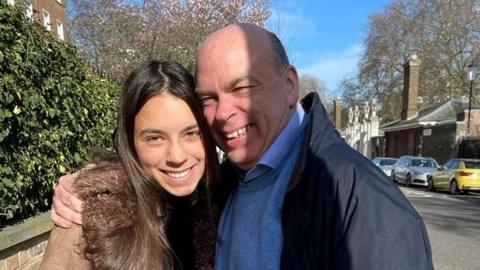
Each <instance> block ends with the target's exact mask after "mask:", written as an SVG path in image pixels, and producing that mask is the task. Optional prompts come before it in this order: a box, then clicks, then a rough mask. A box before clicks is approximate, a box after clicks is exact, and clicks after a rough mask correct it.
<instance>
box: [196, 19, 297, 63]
mask: <svg viewBox="0 0 480 270" xmlns="http://www.w3.org/2000/svg"><path fill="white" fill-rule="evenodd" d="M232 36H243V37H244V39H245V40H247V42H250V43H252V44H256V43H257V42H260V44H263V45H264V46H257V47H256V48H255V49H256V50H263V52H264V53H265V54H268V53H269V54H271V60H272V64H273V65H274V67H275V68H276V69H277V71H278V72H281V71H282V70H283V68H284V67H286V66H287V65H289V64H290V62H289V60H288V56H287V53H286V51H285V47H283V44H282V42H281V41H280V39H279V38H278V37H277V35H275V34H274V33H272V32H270V31H268V30H266V29H265V28H262V27H260V26H257V25H255V24H251V23H236V24H230V25H228V26H226V27H224V28H221V29H219V30H217V31H215V32H213V33H212V34H211V35H210V36H208V37H207V39H205V40H204V41H203V42H202V43H201V44H200V45H199V47H198V50H197V56H198V55H199V54H200V53H201V51H202V48H203V47H204V46H205V45H207V44H209V43H210V42H213V43H215V41H217V40H218V39H219V38H220V39H221V38H222V37H227V38H231V37H232ZM223 42H225V40H224V41H223ZM227 42H228V41H227ZM267 44H268V46H265V45H267Z"/></svg>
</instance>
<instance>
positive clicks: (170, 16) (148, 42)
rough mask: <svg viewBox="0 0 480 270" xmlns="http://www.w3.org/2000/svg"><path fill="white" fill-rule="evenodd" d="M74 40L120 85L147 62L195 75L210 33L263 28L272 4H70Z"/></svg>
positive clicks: (76, 0)
mask: <svg viewBox="0 0 480 270" xmlns="http://www.w3.org/2000/svg"><path fill="white" fill-rule="evenodd" d="M70 3H71V5H70V12H69V17H70V34H71V38H72V40H73V42H74V43H75V44H76V45H77V46H78V47H79V48H80V49H81V51H82V52H83V53H84V55H85V56H86V58H87V59H88V60H89V61H90V63H91V64H92V66H93V67H94V68H95V70H96V71H97V72H98V73H101V74H104V75H106V76H108V77H110V78H113V79H115V80H122V79H123V76H124V75H125V74H126V72H127V71H128V70H130V69H131V68H132V66H135V65H137V64H138V62H142V61H145V60H147V59H152V58H157V59H163V60H174V61H177V62H179V63H181V64H183V65H185V66H186V67H187V68H188V69H190V70H193V67H194V63H195V51H196V48H197V47H198V45H199V44H200V42H201V41H202V40H203V39H204V38H205V37H206V36H207V35H208V34H210V33H211V32H213V31H215V30H217V29H219V28H221V27H223V26H226V25H228V24H230V23H234V22H251V23H255V24H258V25H261V26H263V25H264V23H265V21H266V19H267V18H268V17H269V16H270V15H271V12H270V10H269V9H270V5H271V3H270V1H269V0H250V1H245V0H230V1H226V0H162V1H160V0H144V1H142V2H131V1H120V0H72V1H71V2H70Z"/></svg>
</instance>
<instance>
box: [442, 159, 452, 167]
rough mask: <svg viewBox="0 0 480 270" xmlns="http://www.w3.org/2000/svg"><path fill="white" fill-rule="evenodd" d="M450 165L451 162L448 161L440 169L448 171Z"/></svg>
mask: <svg viewBox="0 0 480 270" xmlns="http://www.w3.org/2000/svg"><path fill="white" fill-rule="evenodd" d="M450 164H452V160H448V161H447V162H445V164H443V165H442V167H444V168H446V169H450Z"/></svg>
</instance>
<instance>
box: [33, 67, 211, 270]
mask: <svg viewBox="0 0 480 270" xmlns="http://www.w3.org/2000/svg"><path fill="white" fill-rule="evenodd" d="M115 145H116V150H117V151H116V152H117V153H116V154H117V156H118V159H117V160H115V159H114V160H110V161H102V162H99V163H98V164H97V166H96V167H95V168H94V169H90V170H86V171H85V172H83V173H81V174H80V176H79V177H78V179H77V180H76V182H75V186H76V189H77V192H78V194H79V196H80V198H81V199H82V200H83V201H84V210H83V212H82V217H83V225H82V226H81V227H80V226H74V227H72V228H70V229H61V228H58V227H56V228H55V229H54V230H53V231H52V233H51V235H50V239H49V243H48V247H47V251H46V252H45V255H44V261H43V265H42V268H43V269H174V268H182V269H193V268H195V269H208V268H213V263H214V248H215V222H214V220H213V218H212V215H211V214H210V213H211V211H210V209H211V208H210V207H209V206H210V204H209V195H208V190H209V189H210V187H211V185H212V183H213V181H214V179H215V178H216V172H217V169H218V162H217V156H216V152H215V148H214V142H213V139H212V137H211V136H210V134H209V132H208V126H207V123H206V122H205V120H204V118H203V114H202V110H201V106H200V104H199V102H198V101H197V100H196V98H195V95H194V82H193V78H192V76H191V74H189V73H188V71H186V70H185V69H184V68H183V67H182V66H181V65H179V64H177V63H173V62H159V61H149V62H147V63H144V64H143V65H141V66H139V67H138V68H136V69H135V70H134V71H133V72H132V73H131V74H130V75H129V76H128V78H127V80H126V82H125V84H124V87H123V93H122V96H121V98H120V104H119V113H118V122H117V133H116V138H115Z"/></svg>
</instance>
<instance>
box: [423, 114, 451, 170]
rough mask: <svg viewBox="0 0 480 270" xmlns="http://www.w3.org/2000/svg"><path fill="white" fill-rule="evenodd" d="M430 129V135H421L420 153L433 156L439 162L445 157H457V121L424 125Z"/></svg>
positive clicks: (442, 161)
mask: <svg viewBox="0 0 480 270" xmlns="http://www.w3.org/2000/svg"><path fill="white" fill-rule="evenodd" d="M429 129H430V130H431V135H430V136H423V149H422V155H423V156H426V157H432V158H434V159H435V160H436V161H437V162H438V163H439V164H443V163H444V162H445V161H447V159H449V158H454V157H457V153H458V144H457V136H456V134H457V123H455V122H452V123H450V124H444V125H439V126H433V127H426V128H424V131H427V130H429Z"/></svg>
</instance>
